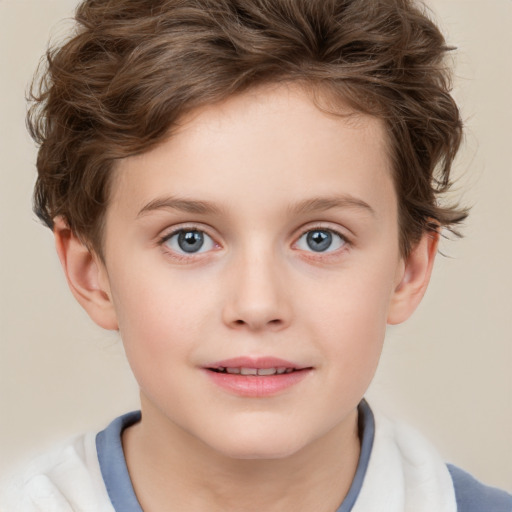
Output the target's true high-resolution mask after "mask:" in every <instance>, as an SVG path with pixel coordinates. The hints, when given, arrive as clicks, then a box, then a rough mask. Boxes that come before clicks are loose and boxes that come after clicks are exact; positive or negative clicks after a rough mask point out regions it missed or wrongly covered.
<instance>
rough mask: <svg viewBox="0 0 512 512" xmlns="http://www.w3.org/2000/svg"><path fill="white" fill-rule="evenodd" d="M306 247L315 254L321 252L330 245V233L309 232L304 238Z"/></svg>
mask: <svg viewBox="0 0 512 512" xmlns="http://www.w3.org/2000/svg"><path fill="white" fill-rule="evenodd" d="M306 240H307V243H308V246H309V248H310V249H311V250H313V251H315V252H322V251H325V250H327V249H329V247H330V246H331V244H332V233H329V231H311V232H310V233H308V235H307V237H306Z"/></svg>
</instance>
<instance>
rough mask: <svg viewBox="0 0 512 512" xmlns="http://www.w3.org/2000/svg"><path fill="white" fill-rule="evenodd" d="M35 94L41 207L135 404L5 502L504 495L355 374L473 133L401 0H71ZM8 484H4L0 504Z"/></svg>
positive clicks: (215, 504) (323, 505) (424, 266)
mask: <svg viewBox="0 0 512 512" xmlns="http://www.w3.org/2000/svg"><path fill="white" fill-rule="evenodd" d="M77 20H78V23H79V30H78V31H77V34H76V35H75V36H74V37H73V38H72V39H71V40H70V41H69V42H68V43H67V44H66V45H64V46H63V47H62V48H61V49H59V50H57V51H56V52H54V53H52V54H51V55H50V56H49V57H50V58H49V70H48V74H47V77H46V82H45V83H44V84H43V89H42V91H41V94H40V97H39V99H38V101H37V102H36V105H35V107H34V109H33V110H32V114H31V129H32V134H33V136H34V137H35V139H36V140H37V141H38V142H39V143H40V145H41V146H40V151H39V157H38V171H39V178H38V182H37V184H36V190H35V205H36V212H37V213H38V215H39V216H40V218H41V219H43V220H44V221H45V222H46V223H47V224H48V226H50V227H51V228H52V230H53V232H54V235H55V239H56V244H57V250H58V253H59V257H60V260H61V263H62V265H63V268H64V271H65V274H66V277H67V279H68V282H69V285H70V288H71V291H72V292H73V294H74V296H75V297H76V299H77V300H78V301H79V302H80V304H81V305H82V306H83V307H84V309H85V310H86V311H87V312H88V314H89V315H90V316H91V318H92V319H93V320H94V321H95V322H96V323H97V324H99V325H100V326H102V327H104V328H106V329H111V330H118V331H119V332H120V335H121V338H122V340H123V343H124V346H125V350H126V353H127V357H128V360H129V362H130V364H131V367H132V369H133V372H134V375H135V377H136V379H137V381H138V384H139V386H140V396H141V413H132V414H128V415H126V416H123V417H121V418H118V419H117V420H115V421H114V422H113V423H112V424H111V425H110V426H109V427H107V428H106V429H105V430H103V431H102V432H100V433H99V434H97V435H95V434H87V435H85V436H83V437H80V438H77V439H75V440H74V441H73V442H71V443H69V444H67V445H64V446H62V447H61V448H59V449H57V450H55V451H53V452H51V453H50V454H48V455H47V456H45V457H44V458H42V459H40V460H38V461H36V462H34V464H33V465H32V466H31V467H30V468H29V469H28V471H27V473H26V474H25V476H24V477H23V478H22V479H20V480H19V481H18V482H17V483H15V484H13V487H12V488H11V489H10V490H9V492H10V494H11V496H12V498H11V499H12V505H9V504H6V505H5V508H6V509H7V510H23V511H25V510H26V511H31V510H45V511H46V510H48V511H57V512H60V511H61V510H62V511H64V510H66V511H67V510H77V511H110V512H112V511H113V510H115V511H117V512H120V511H123V512H132V511H138V512H140V510H144V511H145V512H151V511H166V510H178V511H185V512H186V511H189V510H190V511H203V510H233V511H241V510H243V511H252V510H268V511H274V510H279V511H283V510H284V511H288V510H293V511H319V512H322V511H325V512H331V511H332V512H334V511H343V512H345V511H349V510H352V511H354V512H355V511H369V512H372V511H395V510H396V511H398V510H400V511H401V510H408V511H415V512H416V511H418V512H422V511H425V512H427V511H428V512H432V511H436V512H437V511H439V512H442V511H455V510H459V511H473V510H475V511H476V510H478V511H480V510H489V511H510V510H511V509H512V497H510V496H509V495H508V494H506V493H504V492H501V491H498V490H495V489H491V488H488V487H485V486H483V485H482V484H480V483H478V482H476V481H475V480H473V479H472V477H470V476H469V475H467V474H466V473H464V472H463V471H462V470H460V469H458V468H455V467H453V466H446V465H445V464H444V462H442V461H441V460H440V459H439V456H438V455H437V454H436V453H435V451H434V450H433V449H432V448H431V447H430V446H429V445H428V444H427V443H426V442H425V441H423V440H422V439H421V438H420V437H419V436H418V435H417V434H416V433H414V432H413V431H411V430H409V429H408V428H406V427H403V426H401V425H396V424H394V423H392V422H390V421H389V420H387V419H386V418H383V417H380V416H378V415H376V416H374V414H373V413H372V411H371V409H370V407H369V405H368V404H367V403H366V402H365V400H364V399H363V396H364V394H365V391H366V389H367V387H368V385H369V383H370V381H371V378H372V376H373V374H374V372H375V368H376V365H377V362H378V359H379V355H380V351H381V348H382V344H383V340H384V332H385V326H386V324H397V323H401V322H403V321H405V320H406V319H407V318H408V317H409V316H410V315H411V314H412V312H413V311H414V309H415V308H416V306H417V305H418V303H419V302H420V301H421V298H422V296H423V294H424V292H425V289H426V287H427V285H428V281H429V277H430V273H431V270H432V265H433V262H434V258H435V254H436V251H437V244H438V239H439V233H440V230H441V228H442V227H446V228H448V229H453V227H454V226H456V225H457V224H458V223H460V222H461V221H462V220H463V219H464V218H465V216H466V212H465V211H464V210H460V209H457V208H454V207H447V206H441V205H440V204H439V203H438V197H439V195H440V194H441V193H443V192H445V191H447V190H448V188H449V184H450V179H449V176H450V167H451V163H452V161H453V158H454V156H455V153H456V151H457V149H458V146H459V142H460V138H461V122H460V118H459V113H458V109H457V107H456V105H455V103H454V102H453V100H452V98H451V97H450V96H449V94H448V89H449V80H448V76H447V74H446V71H445V68H444V64H443V56H444V54H445V53H446V51H447V47H446V45H445V42H444V40H443V38H442V36H441V34H440V33H439V31H438V30H437V28H436V27H435V26H434V25H433V24H432V23H431V22H430V21H429V20H428V19H427V18H426V17H425V16H424V15H423V14H422V13H421V11H420V10H419V9H418V8H417V7H414V5H412V4H411V3H410V2H408V1H405V0H394V1H390V0H378V1H374V2H367V1H360V0H352V1H344V2H342V1H340V0H332V1H330V0H273V1H272V2H270V1H268V0H181V1H177V0H160V1H153V2H147V1H143V0H131V1H129V0H111V1H109V2H98V1H95V0H88V1H85V2H84V3H83V4H82V5H81V6H80V7H79V8H78V10H77ZM8 507H10V508H8Z"/></svg>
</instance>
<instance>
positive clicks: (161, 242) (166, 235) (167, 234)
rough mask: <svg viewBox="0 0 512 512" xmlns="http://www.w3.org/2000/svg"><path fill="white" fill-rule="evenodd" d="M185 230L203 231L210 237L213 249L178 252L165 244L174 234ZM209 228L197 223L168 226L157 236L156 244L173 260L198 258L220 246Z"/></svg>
mask: <svg viewBox="0 0 512 512" xmlns="http://www.w3.org/2000/svg"><path fill="white" fill-rule="evenodd" d="M187 231H198V232H200V233H204V235H205V236H207V237H208V238H210V239H211V241H212V243H213V245H214V247H213V249H209V250H206V251H198V252H191V253H186V252H179V251H176V250H174V249H172V248H171V247H169V246H166V242H168V241H169V240H171V239H172V238H173V237H174V236H176V235H177V234H179V233H180V232H187ZM211 231H212V230H211V229H210V228H209V227H208V226H205V225H204V224H197V223H184V224H179V225H176V226H172V227H170V228H168V229H167V230H164V232H163V234H162V235H160V236H158V238H157V240H156V245H157V246H159V247H161V248H162V250H163V251H164V252H165V253H166V254H167V255H169V256H170V257H172V258H173V259H175V260H193V259H198V258H201V257H204V256H206V255H207V254H209V253H211V252H212V251H214V250H216V249H218V248H220V247H221V244H220V243H219V242H218V241H217V238H218V237H217V236H216V235H214V234H212V233H211Z"/></svg>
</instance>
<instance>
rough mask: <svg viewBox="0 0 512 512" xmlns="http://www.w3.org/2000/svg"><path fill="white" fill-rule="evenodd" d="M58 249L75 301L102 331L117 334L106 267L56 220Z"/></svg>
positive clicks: (54, 232)
mask: <svg viewBox="0 0 512 512" xmlns="http://www.w3.org/2000/svg"><path fill="white" fill-rule="evenodd" d="M53 234H54V237H55V247H56V249H57V254H58V255H59V259H60V262H61V265H62V268H63V269H64V273H65V275H66V279H67V281H68V285H69V288H70V290H71V292H72V293H73V295H74V297H75V298H76V300H77V301H78V302H79V303H80V305H81V306H82V307H83V308H84V309H85V311H87V313H88V314H89V316H90V317H91V318H92V319H93V320H94V322H96V323H97V324H98V325H99V326H100V327H103V328H104V329H109V330H117V329H118V324H117V317H116V314H115V309H114V304H113V302H112V297H111V293H110V288H109V283H108V276H107V273H106V269H105V266H104V265H103V263H102V262H101V261H100V259H99V258H98V256H97V255H96V254H95V253H94V252H92V251H91V250H89V249H88V248H87V247H86V246H85V245H84V244H83V243H82V242H81V240H80V239H79V238H78V237H77V236H76V235H75V234H74V233H73V231H72V230H71V229H70V228H69V227H68V225H67V223H66V222H65V221H64V219H62V218H60V217H58V218H56V219H55V220H54V227H53Z"/></svg>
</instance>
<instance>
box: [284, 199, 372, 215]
mask: <svg viewBox="0 0 512 512" xmlns="http://www.w3.org/2000/svg"><path fill="white" fill-rule="evenodd" d="M333 208H354V209H358V210H362V211H366V212H368V213H370V214H371V215H372V216H374V217H375V215H376V213H375V210H374V209H373V208H372V207H371V206H370V205H369V204H368V203H366V202H365V201H363V200H362V199H359V198H357V197H353V196H351V195H342V196H332V197H315V198H312V199H305V200H304V201H300V202H299V203H296V204H295V205H293V206H292V207H291V208H290V210H291V211H292V212H293V213H300V214H305V213H314V212H322V211H326V210H331V209H333Z"/></svg>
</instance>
